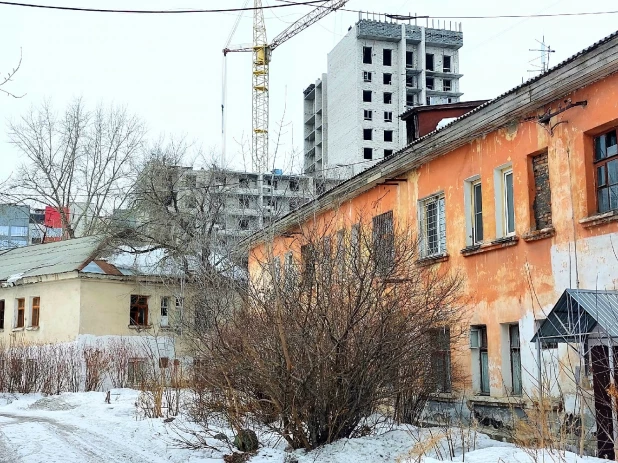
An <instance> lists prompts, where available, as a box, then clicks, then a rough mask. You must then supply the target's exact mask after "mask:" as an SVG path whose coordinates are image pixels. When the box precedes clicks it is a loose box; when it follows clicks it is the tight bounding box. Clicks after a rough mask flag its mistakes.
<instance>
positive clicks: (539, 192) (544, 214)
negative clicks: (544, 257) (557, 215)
mask: <svg viewBox="0 0 618 463" xmlns="http://www.w3.org/2000/svg"><path fill="white" fill-rule="evenodd" d="M531 161H532V176H533V178H534V200H533V202H532V211H533V213H534V228H535V229H536V230H542V229H544V228H548V227H551V225H552V214H551V187H550V184H549V166H548V162H547V151H545V152H544V153H541V154H538V155H536V156H533V157H532V160H531Z"/></svg>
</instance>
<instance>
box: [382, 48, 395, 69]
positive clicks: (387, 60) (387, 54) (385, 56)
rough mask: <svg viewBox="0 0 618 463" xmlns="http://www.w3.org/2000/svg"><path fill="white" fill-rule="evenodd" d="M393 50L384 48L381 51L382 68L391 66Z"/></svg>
mask: <svg viewBox="0 0 618 463" xmlns="http://www.w3.org/2000/svg"><path fill="white" fill-rule="evenodd" d="M392 61H393V50H391V49H390V48H385V49H384V50H382V64H383V65H384V66H391V65H392V64H393V63H392Z"/></svg>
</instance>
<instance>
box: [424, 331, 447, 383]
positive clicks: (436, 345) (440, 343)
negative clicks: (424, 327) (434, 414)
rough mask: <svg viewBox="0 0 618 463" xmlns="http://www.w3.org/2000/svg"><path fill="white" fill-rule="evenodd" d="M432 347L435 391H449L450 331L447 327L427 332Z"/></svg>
mask: <svg viewBox="0 0 618 463" xmlns="http://www.w3.org/2000/svg"><path fill="white" fill-rule="evenodd" d="M429 336H430V338H431V341H432V344H433V349H432V352H431V370H432V373H433V379H434V384H435V392H451V332H450V330H449V328H439V329H435V330H431V331H430V332H429Z"/></svg>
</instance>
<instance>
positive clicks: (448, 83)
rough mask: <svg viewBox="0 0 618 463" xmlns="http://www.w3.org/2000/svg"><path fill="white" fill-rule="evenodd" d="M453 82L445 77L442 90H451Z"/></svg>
mask: <svg viewBox="0 0 618 463" xmlns="http://www.w3.org/2000/svg"><path fill="white" fill-rule="evenodd" d="M452 85H453V82H452V81H451V80H450V79H444V80H443V81H442V90H444V91H445V92H450V91H451V89H452V88H453V86H452Z"/></svg>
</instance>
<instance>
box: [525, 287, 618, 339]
mask: <svg viewBox="0 0 618 463" xmlns="http://www.w3.org/2000/svg"><path fill="white" fill-rule="evenodd" d="M597 325H599V326H600V327H601V328H603V329H604V330H605V331H606V332H607V334H608V335H609V336H612V337H614V336H616V337H618V291H604V290H592V289H567V290H565V291H564V293H562V296H560V299H558V302H556V305H555V306H554V308H553V309H552V310H551V312H550V313H549V315H548V316H547V318H546V319H545V320H544V321H543V323H542V324H541V327H540V328H539V330H538V331H537V333H536V334H535V335H534V338H533V339H532V342H535V341H536V340H537V338H540V339H541V340H546V341H548V340H551V341H558V342H572V341H576V340H579V339H580V338H581V337H582V336H583V337H586V336H587V335H588V334H589V333H590V332H591V331H592V330H593V329H594V328H595V327H596V326H597Z"/></svg>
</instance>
